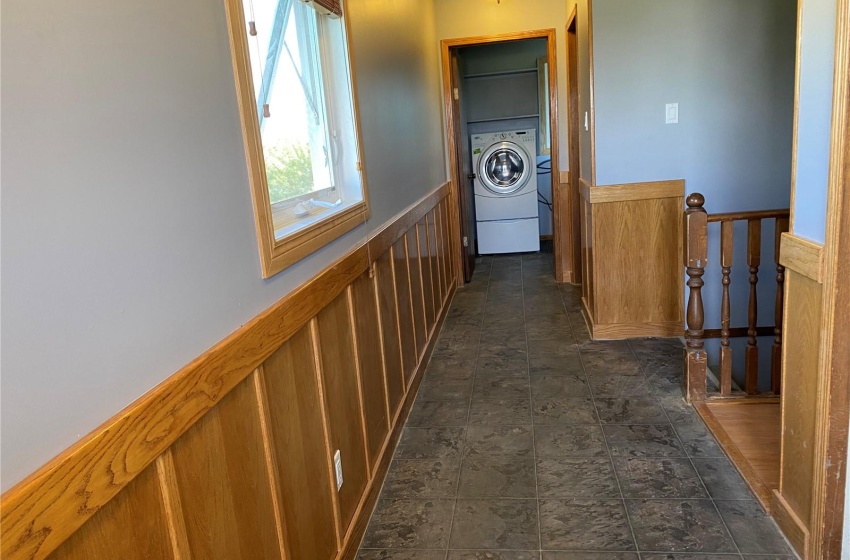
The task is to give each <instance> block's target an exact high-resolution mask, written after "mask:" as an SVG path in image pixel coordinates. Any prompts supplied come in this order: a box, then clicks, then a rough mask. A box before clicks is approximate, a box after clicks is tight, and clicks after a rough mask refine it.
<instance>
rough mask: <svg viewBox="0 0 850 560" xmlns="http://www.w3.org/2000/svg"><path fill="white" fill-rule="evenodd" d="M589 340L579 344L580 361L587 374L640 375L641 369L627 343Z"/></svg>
mask: <svg viewBox="0 0 850 560" xmlns="http://www.w3.org/2000/svg"><path fill="white" fill-rule="evenodd" d="M619 342H625V341H618V343H614V342H610V343H600V342H590V343H585V344H582V345H580V346H579V352H580V353H581V361H582V363H583V364H584V370H585V372H587V374H588V375H594V374H612V373H616V374H620V375H642V374H643V369H642V368H641V367H640V364H639V363H638V361H637V359H636V358H635V356H634V354H633V353H632V350H631V348H629V346H628V344H624V345H621V344H619Z"/></svg>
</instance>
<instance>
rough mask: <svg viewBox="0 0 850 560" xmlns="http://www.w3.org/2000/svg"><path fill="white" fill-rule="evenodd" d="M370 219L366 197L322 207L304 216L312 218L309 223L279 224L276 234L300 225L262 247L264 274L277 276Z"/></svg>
mask: <svg viewBox="0 0 850 560" xmlns="http://www.w3.org/2000/svg"><path fill="white" fill-rule="evenodd" d="M368 219H369V206H368V204H366V202H365V201H359V202H355V203H353V204H349V205H342V206H339V207H337V208H327V209H322V210H321V211H318V212H315V213H313V214H310V215H309V216H305V217H304V218H303V220H304V221H308V222H309V225H307V226H303V225H302V224H303V223H304V222H302V221H301V220H299V221H298V222H294V223H290V224H287V225H286V226H284V228H278V229H277V230H276V231H275V232H273V235H276V234H277V232H278V231H281V229H284V230H285V229H287V228H292V227H293V226H294V225H297V226H298V229H297V230H295V231H293V232H291V233H285V235H284V236H283V237H282V238H280V239H276V240H275V241H274V242H273V246H272V247H262V248H261V252H262V255H263V258H262V261H263V262H262V266H263V278H270V277H271V276H274V275H275V274H277V273H278V272H280V271H281V270H283V269H285V268H287V267H288V266H291V265H292V264H294V263H296V262H297V261H299V260H301V259H303V258H304V257H306V256H307V255H309V254H311V253H314V252H315V251H317V250H319V249H321V248H322V247H324V246H325V245H327V244H328V243H330V242H331V241H333V240H334V239H337V238H338V237H340V236H342V235H344V234H345V233H348V232H349V231H351V230H352V229H354V228H355V227H357V226H358V225H360V224H362V223H364V222H365V221H366V220H368Z"/></svg>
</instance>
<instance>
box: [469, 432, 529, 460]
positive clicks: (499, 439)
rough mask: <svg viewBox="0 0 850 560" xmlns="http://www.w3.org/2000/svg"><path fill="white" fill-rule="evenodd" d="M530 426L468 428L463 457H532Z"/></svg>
mask: <svg viewBox="0 0 850 560" xmlns="http://www.w3.org/2000/svg"><path fill="white" fill-rule="evenodd" d="M533 452H534V440H533V436H532V431H531V427H530V426H470V427H469V428H468V434H467V437H466V448H465V452H464V455H465V456H473V455H529V456H530V455H532V453H533Z"/></svg>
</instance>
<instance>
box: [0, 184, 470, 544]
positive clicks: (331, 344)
mask: <svg viewBox="0 0 850 560" xmlns="http://www.w3.org/2000/svg"><path fill="white" fill-rule="evenodd" d="M448 194H449V187H448V185H444V186H442V187H441V188H440V189H437V190H436V191H435V192H434V193H433V194H431V195H429V196H428V197H426V198H424V199H423V200H422V201H421V202H420V203H419V204H418V205H416V206H415V207H413V208H412V209H411V210H410V211H409V212H408V213H407V214H406V215H404V216H401V217H399V218H398V219H397V220H396V221H395V222H394V223H392V224H389V225H388V226H387V227H386V228H385V229H384V230H382V231H381V232H379V233H378V234H376V236H375V237H374V238H373V239H372V240H370V243H369V246H368V249H367V247H366V246H363V247H361V248H359V249H357V250H355V251H354V252H352V253H351V254H349V255H347V256H345V257H343V258H342V259H341V260H340V261H338V262H336V263H334V264H333V265H332V266H330V267H329V268H328V269H326V270H325V271H324V272H322V273H321V274H320V275H318V276H317V277H315V278H314V279H313V280H311V281H310V282H309V283H308V284H306V285H304V286H302V287H301V288H299V289H298V290H297V291H296V292H294V293H293V294H291V295H289V296H287V297H286V298H284V299H283V300H281V301H280V302H278V303H277V304H275V305H274V306H273V307H272V308H270V309H268V310H267V311H265V312H264V313H263V314H261V315H260V316H258V317H257V318H256V319H255V320H253V321H251V322H249V323H248V324H246V325H245V326H244V327H242V328H241V329H239V330H238V331H236V332H235V333H234V334H233V335H231V336H230V337H228V338H227V339H225V340H224V341H222V342H221V343H219V344H218V345H216V346H215V347H213V348H212V349H210V350H209V351H208V352H207V353H206V354H204V355H203V356H201V357H200V358H198V359H197V360H195V361H194V362H192V363H191V364H189V365H188V366H186V367H185V368H184V369H183V370H181V371H179V372H177V373H176V374H175V375H174V376H172V377H171V378H169V379H168V380H166V381H165V382H164V383H163V384H162V385H161V386H159V387H157V388H155V389H153V390H152V391H151V392H150V393H148V394H146V395H144V396H143V397H141V398H140V399H139V400H138V401H136V402H135V403H133V404H132V405H130V406H129V407H128V408H127V409H126V410H124V411H122V412H121V413H120V414H119V415H117V416H116V417H115V418H113V419H111V420H109V421H108V422H107V423H105V424H104V425H103V426H101V427H100V428H99V429H98V430H96V431H95V432H93V433H92V434H91V435H89V436H87V438H85V439H84V440H82V441H81V442H80V443H78V444H77V445H75V446H74V447H73V448H71V449H69V450H68V451H66V452H65V453H63V454H62V455H60V456H59V457H57V458H56V459H55V460H54V461H52V462H51V463H49V464H48V465H45V467H43V468H42V469H40V470H39V471H38V472H36V473H34V474H33V475H32V476H31V477H30V478H28V479H27V480H25V481H23V482H22V483H21V484H19V485H18V486H16V487H14V488H12V489H11V490H10V491H9V492H7V493H6V494H4V495H3V497H2V503H0V510H2V513H1V514H2V556H3V558H4V559H6V558H8V559H10V560H16V559H18V558H46V557H48V556H50V557H51V558H72V559H76V558H86V559H98V558H108V559H111V558H122V559H134V558H182V559H187V558H285V559H287V560H299V559H304V560H334V559H336V560H341V559H343V558H345V559H350V558H353V556H354V554H355V552H356V549H357V544H358V543H359V539H360V538H361V537H362V534H363V531H365V528H366V523H367V521H368V519H369V516H370V515H371V509H372V507H373V506H374V503H375V499H376V498H377V495H378V493H379V491H380V488H381V484H382V482H383V477H384V476H385V474H386V470H387V468H388V467H389V461H390V458H391V455H392V451H393V449H394V446H395V443H396V442H397V440H398V437H399V436H400V433H401V427H402V426H403V423H404V420H405V416H406V414H407V412H408V411H409V408H410V406H411V404H412V402H413V399H414V398H415V390H416V388H417V387H418V382H419V380H420V379H421V374H422V372H423V371H424V368H425V366H426V364H427V359H428V358H429V356H430V352H431V350H432V349H433V345H434V341H435V335H436V333H437V332H438V330H439V327H440V325H441V324H442V321H443V319H444V317H445V313H446V308H447V304H448V302H449V301H450V299H451V295H452V293H453V291H454V286H455V282H456V279H455V278H454V276H451V275H450V274H449V269H448V268H447V269H445V270H446V271H445V284H443V283H441V282H440V279H439V278H437V277H435V274H434V267H432V264H433V263H432V261H431V256H430V247H433V248H434V249H435V252H434V257H433V259H434V262H436V268H437V269H439V265H440V262H441V261H444V262H446V263H447V262H448V261H449V260H450V259H449V255H448V253H447V252H446V250H447V247H448V246H449V244H450V241H449V240H448V239H445V238H441V237H440V234H441V232H443V231H445V230H442V229H441V228H442V226H440V228H438V227H437V226H438V225H440V222H439V217H440V216H441V212H444V211H445V208H446V201H445V199H446V196H447V195H448ZM426 216H434V217H435V220H434V222H433V224H434V226H433V227H434V232H435V236H434V239H433V243H432V241H431V238H430V237H428V235H427V234H426V232H425V229H426V228H427V227H429V225H430V223H431V222H429V220H427V219H425V217H426ZM417 224H418V225H417ZM419 227H421V228H423V229H422V230H421V231H420V232H419V235H420V236H422V235H424V239H423V238H422V237H417V228H419ZM410 240H412V241H410ZM393 245H395V253H396V254H397V255H399V256H400V258H397V259H395V262H394V260H393V258H392V256H393V252H394V251H393V250H392V248H391V247H392V246H393ZM406 249H410V253H411V254H410V262H408V255H407V252H406ZM420 251H421V253H422V256H420ZM370 254H371V255H374V257H373V258H374V260H373V261H372V260H370ZM414 262H415V263H416V264H413V263H414ZM420 262H421V263H422V264H421V265H420V264H419V263H420ZM409 266H414V267H417V266H418V267H419V268H418V270H417V272H416V274H415V276H414V275H411V274H410V273H409V268H408V267H409ZM441 274H442V271H441ZM413 280H415V281H416V284H415V286H416V288H415V290H416V291H415V292H411V281H413ZM428 293H430V294H432V298H431V300H432V304H433V306H434V318H433V319H432V320H431V321H427V314H426V307H425V294H428ZM438 293H439V294H440V297H436V296H437V294H438ZM412 297H418V298H419V306H418V312H419V316H418V321H419V323H417V324H416V326H417V327H419V328H420V330H421V335H420V336H421V337H422V340H423V347H422V352H419V351H417V348H416V346H415V340H416V338H415V335H414V314H413V313H414V308H413V301H412V299H411V298H412ZM437 300H439V301H437ZM399 309H402V310H404V318H403V320H402V321H401V322H400V321H399V319H400V315H399ZM403 340H407V341H408V346H409V347H410V348H409V350H410V352H409V358H408V360H409V361H410V365H409V366H408V367H409V371H408V372H407V381H408V382H407V383H405V372H404V370H403V369H402V356H403V355H404V354H403V352H401V350H402V341H403ZM336 449H340V450H341V451H342V462H343V478H344V482H343V484H342V487H341V488H340V490H339V492H337V487H336V481H335V476H334V472H333V465H332V455H333V452H334V451H335V450H336Z"/></svg>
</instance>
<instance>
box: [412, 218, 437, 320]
mask: <svg viewBox="0 0 850 560" xmlns="http://www.w3.org/2000/svg"><path fill="white" fill-rule="evenodd" d="M416 237H417V239H418V240H419V266H420V267H421V268H422V297H423V299H424V300H425V332H426V333H430V332H431V327H433V326H434V320H435V319H436V316H435V314H434V313H435V308H436V306H435V304H434V274H433V271H432V263H431V244H430V242H429V240H428V217H427V216H425V217H423V218H422V220H421V221H420V222H419V223H418V224H417V225H416Z"/></svg>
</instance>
